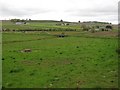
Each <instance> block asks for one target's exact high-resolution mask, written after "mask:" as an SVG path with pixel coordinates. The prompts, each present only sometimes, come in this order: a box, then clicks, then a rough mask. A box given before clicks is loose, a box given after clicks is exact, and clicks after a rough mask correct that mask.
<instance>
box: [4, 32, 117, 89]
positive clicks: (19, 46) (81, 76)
mask: <svg viewBox="0 0 120 90" xmlns="http://www.w3.org/2000/svg"><path fill="white" fill-rule="evenodd" d="M55 33H57V32H49V33H46V32H45V33H3V56H2V61H3V87H4V88H5V87H9V88H12V87H17V88H117V87H118V54H117V52H116V49H117V48H118V40H117V38H115V37H112V38H110V36H109V38H107V37H108V36H106V37H98V35H96V36H97V37H96V36H94V37H93V35H94V34H92V37H86V36H84V34H82V35H79V34H80V33H77V34H76V32H70V33H68V32H66V33H68V34H69V35H70V36H68V37H64V38H59V37H56V36H54V34H55ZM87 34H88V33H87ZM24 49H30V50H31V52H23V51H22V50H24Z"/></svg>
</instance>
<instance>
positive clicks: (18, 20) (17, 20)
mask: <svg viewBox="0 0 120 90" xmlns="http://www.w3.org/2000/svg"><path fill="white" fill-rule="evenodd" d="M10 21H11V22H14V23H15V22H20V19H11V20H10Z"/></svg>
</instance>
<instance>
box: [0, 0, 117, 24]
mask: <svg viewBox="0 0 120 90" xmlns="http://www.w3.org/2000/svg"><path fill="white" fill-rule="evenodd" d="M118 1H119V0H0V15H1V16H2V17H1V18H0V19H11V18H20V19H26V18H31V19H39V20H61V19H63V20H64V21H75V22H77V21H79V20H80V21H106V22H112V23H118Z"/></svg>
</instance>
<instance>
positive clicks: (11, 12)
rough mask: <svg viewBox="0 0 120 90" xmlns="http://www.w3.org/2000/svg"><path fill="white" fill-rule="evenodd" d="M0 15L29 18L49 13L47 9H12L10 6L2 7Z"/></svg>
mask: <svg viewBox="0 0 120 90" xmlns="http://www.w3.org/2000/svg"><path fill="white" fill-rule="evenodd" d="M0 11H1V12H0V15H2V16H4V17H5V16H16V17H22V16H27V15H28V16H30V15H34V14H43V13H48V12H51V10H49V9H45V8H30V7H29V8H28V7H26V8H22V7H21V8H20V7H12V6H9V5H8V6H7V5H2V7H1V8H0Z"/></svg>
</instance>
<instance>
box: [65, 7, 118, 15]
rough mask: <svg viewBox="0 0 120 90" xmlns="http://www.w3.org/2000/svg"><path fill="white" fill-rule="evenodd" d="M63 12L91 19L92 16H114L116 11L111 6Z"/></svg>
mask: <svg viewBox="0 0 120 90" xmlns="http://www.w3.org/2000/svg"><path fill="white" fill-rule="evenodd" d="M65 12H67V13H69V15H73V16H83V17H92V16H94V17H95V16H96V17H97V16H104V15H116V14H117V12H118V10H117V9H116V8H114V7H112V6H108V7H96V8H86V9H75V10H74V9H69V10H66V11H65Z"/></svg>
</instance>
